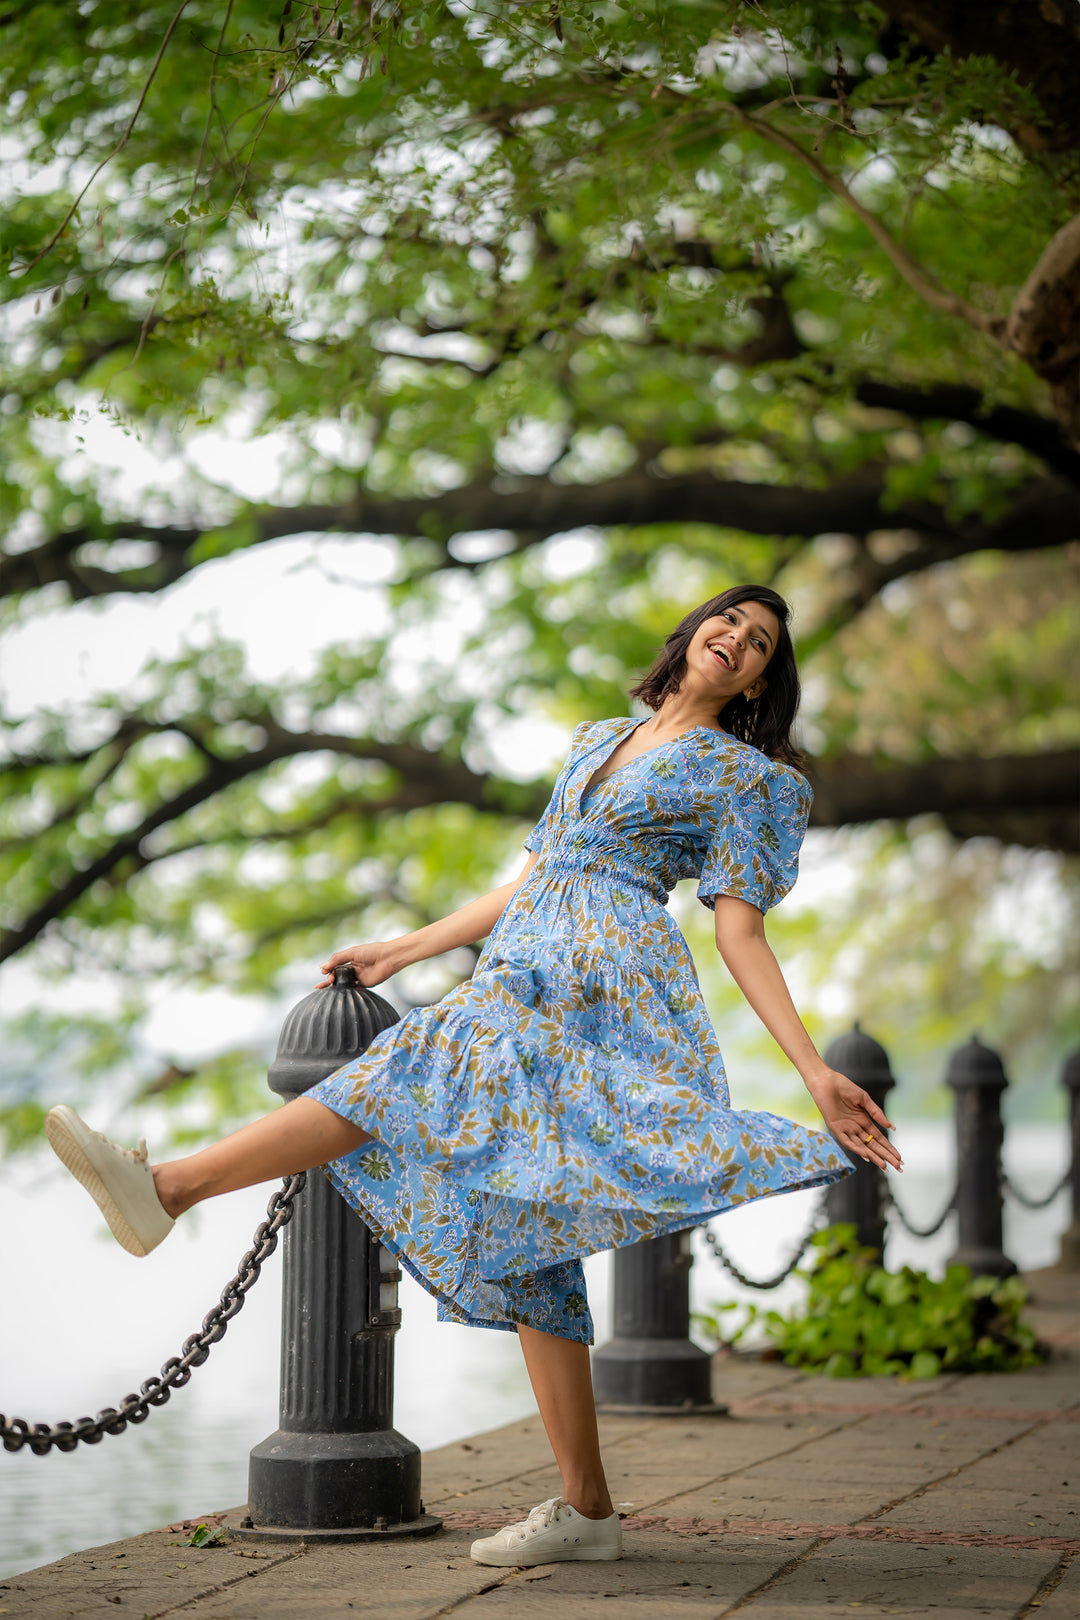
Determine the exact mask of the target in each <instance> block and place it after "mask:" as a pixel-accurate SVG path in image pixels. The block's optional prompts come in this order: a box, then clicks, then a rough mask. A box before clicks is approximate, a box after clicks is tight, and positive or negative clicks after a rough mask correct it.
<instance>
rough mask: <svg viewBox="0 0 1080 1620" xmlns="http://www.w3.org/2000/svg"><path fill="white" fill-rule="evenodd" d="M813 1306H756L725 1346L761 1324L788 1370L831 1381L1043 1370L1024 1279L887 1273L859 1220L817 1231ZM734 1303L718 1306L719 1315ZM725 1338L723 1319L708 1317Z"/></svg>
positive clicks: (952, 1272) (810, 1270)
mask: <svg viewBox="0 0 1080 1620" xmlns="http://www.w3.org/2000/svg"><path fill="white" fill-rule="evenodd" d="M811 1245H812V1247H813V1248H814V1250H815V1251H816V1252H815V1253H814V1255H813V1256H812V1259H811V1263H810V1265H809V1266H808V1267H807V1268H806V1269H805V1270H801V1271H800V1272H799V1273H798V1275H799V1276H801V1277H803V1278H805V1280H806V1282H807V1284H808V1293H807V1297H806V1301H805V1305H804V1307H803V1308H802V1309H800V1310H799V1312H798V1313H797V1314H795V1315H792V1316H787V1317H785V1316H782V1315H781V1314H780V1312H779V1311H774V1310H770V1311H763V1310H761V1309H760V1308H759V1307H758V1306H754V1305H750V1306H748V1307H747V1311H748V1317H747V1320H746V1321H745V1322H744V1323H743V1324H742V1326H741V1328H740V1329H739V1330H738V1331H737V1332H736V1333H735V1334H734V1335H730V1334H729V1335H727V1336H726V1342H728V1343H734V1342H737V1340H738V1338H739V1337H741V1335H742V1333H744V1332H745V1331H746V1329H747V1328H748V1327H749V1326H750V1325H751V1324H752V1323H755V1322H760V1323H761V1324H762V1325H763V1327H764V1329H765V1332H766V1334H767V1336H768V1337H769V1339H770V1340H771V1341H772V1343H773V1345H774V1346H775V1348H776V1350H777V1351H778V1352H779V1353H780V1355H781V1356H782V1357H783V1360H784V1361H785V1363H786V1364H787V1365H788V1366H789V1367H810V1368H814V1369H816V1370H818V1371H820V1372H822V1373H823V1374H825V1375H826V1376H827V1377H830V1378H860V1377H861V1378H871V1377H886V1376H889V1375H891V1374H896V1375H897V1376H899V1377H901V1378H913V1379H919V1378H936V1377H937V1375H938V1374H939V1373H946V1372H954V1373H959V1372H1015V1371H1017V1370H1019V1369H1020V1368H1022V1367H1033V1366H1036V1365H1037V1364H1038V1363H1039V1362H1040V1361H1041V1360H1043V1359H1044V1356H1045V1354H1046V1352H1045V1350H1044V1349H1043V1348H1042V1347H1041V1346H1040V1344H1039V1342H1038V1341H1037V1339H1036V1337H1035V1334H1034V1332H1033V1330H1032V1329H1031V1328H1030V1327H1029V1326H1028V1325H1027V1324H1026V1323H1025V1322H1024V1321H1022V1319H1021V1310H1022V1308H1023V1306H1024V1304H1025V1302H1026V1299H1027V1291H1026V1289H1025V1288H1024V1285H1023V1283H1022V1282H1021V1281H1020V1279H1019V1278H1018V1277H1008V1278H1006V1279H1004V1281H1002V1280H999V1279H998V1278H996V1277H973V1276H972V1275H971V1272H970V1271H969V1270H968V1268H967V1267H966V1266H950V1267H949V1268H948V1270H947V1271H946V1273H945V1276H944V1278H943V1279H942V1280H941V1281H940V1282H935V1281H934V1280H933V1279H932V1278H930V1277H928V1276H927V1274H926V1273H925V1272H924V1271H914V1270H912V1268H911V1267H910V1266H904V1267H902V1268H901V1270H900V1271H886V1270H885V1268H884V1267H883V1266H881V1265H880V1264H879V1263H878V1260H877V1255H876V1251H875V1250H873V1249H869V1248H863V1247H862V1246H860V1244H859V1243H858V1241H857V1238H856V1232H855V1227H854V1226H832V1227H829V1228H827V1229H826V1230H825V1231H823V1232H817V1233H815V1235H814V1237H813V1238H812V1239H811ZM727 1308H729V1307H726V1306H721V1307H718V1308H717V1310H718V1311H722V1310H725V1309H727ZM702 1323H703V1326H704V1327H705V1328H706V1331H708V1332H710V1333H711V1334H712V1336H713V1337H715V1338H717V1339H718V1340H723V1339H725V1335H724V1333H723V1331H722V1329H721V1324H720V1321H719V1316H718V1315H714V1316H712V1317H704V1318H702Z"/></svg>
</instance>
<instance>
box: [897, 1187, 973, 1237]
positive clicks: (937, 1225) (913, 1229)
mask: <svg viewBox="0 0 1080 1620" xmlns="http://www.w3.org/2000/svg"><path fill="white" fill-rule="evenodd" d="M959 1190H960V1189H959V1187H954V1188H953V1190H952V1192H951V1193H950V1194H949V1202H948V1203H947V1204H946V1205H945V1208H944V1209H943V1210H942V1212H941V1214H940V1215H939V1216H938V1218H937V1220H936V1221H935V1222H934V1224H933V1225H932V1226H915V1225H913V1223H912V1222H911V1221H909V1220H908V1218H907V1216H906V1215H905V1214H904V1211H903V1210H902V1209H901V1208H900V1205H899V1204H898V1203H897V1202H896V1199H895V1198H894V1197H893V1194H892V1190H891V1188H889V1187H883V1188H882V1195H883V1197H884V1199H885V1203H886V1206H887V1207H888V1208H889V1209H891V1210H892V1212H893V1214H894V1215H895V1216H896V1218H897V1220H898V1221H899V1222H900V1225H901V1226H902V1227H904V1229H905V1231H908V1232H910V1233H911V1235H912V1237H916V1238H932V1237H936V1236H937V1234H938V1233H939V1232H940V1231H941V1228H942V1227H943V1226H944V1225H945V1222H946V1221H947V1220H948V1218H949V1216H950V1215H951V1214H952V1212H953V1210H954V1209H955V1208H956V1195H957V1193H958V1192H959Z"/></svg>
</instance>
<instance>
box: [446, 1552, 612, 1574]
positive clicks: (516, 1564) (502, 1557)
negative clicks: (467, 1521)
mask: <svg viewBox="0 0 1080 1620" xmlns="http://www.w3.org/2000/svg"><path fill="white" fill-rule="evenodd" d="M622 1555H623V1550H622V1548H621V1547H583V1548H582V1549H581V1550H580V1552H566V1553H559V1552H549V1553H546V1554H545V1555H544V1557H543V1558H531V1559H529V1558H527V1559H523V1558H521V1557H518V1556H515V1555H514V1553H512V1552H511V1551H510V1550H509V1549H507V1551H506V1552H505V1553H496V1554H493V1555H488V1554H485V1555H484V1557H482V1558H478V1557H477V1556H476V1554H475V1553H474V1552H470V1553H469V1557H470V1558H471V1559H472V1561H473V1563H474V1564H486V1565H488V1566H490V1567H491V1568H493V1569H507V1568H510V1569H530V1568H532V1567H533V1566H534V1565H538V1564H598V1563H606V1564H613V1563H615V1561H616V1559H619V1558H621V1557H622Z"/></svg>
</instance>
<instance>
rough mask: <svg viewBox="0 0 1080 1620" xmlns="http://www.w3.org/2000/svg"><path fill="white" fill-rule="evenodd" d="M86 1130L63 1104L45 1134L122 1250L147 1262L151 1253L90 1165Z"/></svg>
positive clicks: (47, 1122) (48, 1122) (55, 1110)
mask: <svg viewBox="0 0 1080 1620" xmlns="http://www.w3.org/2000/svg"><path fill="white" fill-rule="evenodd" d="M84 1129H85V1127H84V1126H83V1123H82V1120H81V1119H80V1118H79V1116H78V1115H77V1114H76V1113H75V1112H74V1111H73V1110H72V1109H70V1108H68V1107H67V1106H66V1105H65V1104H63V1103H61V1105H60V1106H59V1107H58V1108H50V1110H49V1112H48V1113H47V1114H46V1116H45V1135H46V1136H47V1137H48V1139H49V1146H50V1147H51V1148H52V1150H53V1152H54V1153H55V1154H56V1156H57V1158H58V1159H60V1160H61V1162H62V1163H63V1164H65V1165H66V1166H67V1168H68V1169H69V1170H70V1171H71V1173H72V1175H73V1176H74V1177H75V1179H76V1181H81V1182H82V1184H83V1186H84V1187H85V1188H86V1190H87V1192H88V1193H89V1194H90V1196H91V1198H92V1199H93V1200H94V1202H95V1204H96V1205H97V1206H98V1208H99V1209H100V1211H101V1213H102V1214H103V1215H104V1217H105V1219H106V1220H107V1221H108V1223H109V1230H110V1231H111V1232H112V1235H113V1237H114V1238H115V1239H116V1241H117V1243H119V1244H120V1246H121V1248H123V1249H126V1250H127V1252H128V1254H133V1255H135V1256H136V1257H137V1258H138V1259H140V1260H142V1259H145V1257H146V1256H147V1255H148V1254H149V1253H150V1250H149V1249H148V1248H147V1247H146V1245H145V1243H144V1242H143V1241H142V1239H141V1238H140V1237H139V1235H138V1233H137V1232H136V1231H135V1230H134V1228H133V1227H132V1225H131V1222H130V1221H129V1220H128V1218H127V1216H126V1215H125V1214H124V1211H123V1210H122V1209H121V1208H120V1205H119V1204H118V1203H117V1202H116V1199H115V1198H114V1197H113V1195H112V1193H111V1192H110V1191H109V1189H108V1187H106V1185H105V1183H104V1182H103V1181H102V1179H101V1177H100V1176H99V1175H98V1173H97V1171H96V1170H95V1169H94V1166H93V1165H92V1164H91V1162H90V1159H89V1157H88V1155H87V1153H86V1149H85V1148H84V1146H83V1144H82V1142H81V1140H80V1137H81V1135H82V1132H83V1130H84ZM155 1247H156V1245H155Z"/></svg>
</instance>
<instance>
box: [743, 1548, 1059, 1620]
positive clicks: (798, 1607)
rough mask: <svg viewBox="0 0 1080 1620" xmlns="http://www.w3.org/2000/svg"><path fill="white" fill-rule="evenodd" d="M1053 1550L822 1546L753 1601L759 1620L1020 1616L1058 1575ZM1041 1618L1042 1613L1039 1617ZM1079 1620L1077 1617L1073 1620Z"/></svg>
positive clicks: (940, 1619)
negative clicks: (848, 1616) (1054, 1574)
mask: <svg viewBox="0 0 1080 1620" xmlns="http://www.w3.org/2000/svg"><path fill="white" fill-rule="evenodd" d="M1056 1563H1057V1559H1056V1556H1055V1555H1054V1554H1053V1553H1050V1552H1037V1551H1023V1552H1015V1551H1004V1552H998V1551H995V1550H993V1549H987V1548H985V1547H979V1548H975V1547H953V1548H950V1549H948V1550H947V1551H941V1550H939V1549H936V1548H923V1547H920V1546H918V1545H900V1546H889V1547H887V1548H883V1547H882V1546H881V1545H880V1544H875V1543H867V1542H859V1541H840V1540H837V1541H830V1542H829V1543H828V1544H827V1545H826V1546H819V1547H814V1548H813V1549H812V1550H811V1551H810V1553H809V1554H807V1555H806V1556H804V1557H803V1558H801V1559H800V1560H798V1562H797V1563H796V1564H795V1565H794V1567H793V1568H791V1569H789V1570H788V1571H787V1572H786V1573H785V1574H783V1575H781V1576H780V1577H779V1578H778V1579H777V1580H776V1581H775V1582H774V1583H773V1584H772V1585H771V1586H770V1587H769V1588H768V1589H767V1590H766V1591H763V1592H762V1593H760V1595H759V1596H758V1598H757V1600H756V1601H755V1602H754V1603H753V1605H752V1609H751V1611H750V1612H751V1613H752V1614H753V1617H754V1620H791V1617H792V1616H793V1615H797V1616H798V1620H835V1616H836V1614H837V1611H838V1610H843V1611H845V1612H849V1613H851V1614H852V1615H853V1616H854V1614H855V1613H856V1612H857V1613H858V1615H859V1616H860V1620H871V1617H874V1620H876V1617H877V1616H879V1615H903V1616H904V1617H905V1620H943V1617H946V1616H953V1617H956V1616H960V1615H962V1616H965V1617H967V1616H972V1617H974V1616H976V1615H1008V1616H1010V1620H1011V1617H1013V1616H1016V1615H1017V1614H1018V1613H1020V1612H1022V1611H1023V1609H1024V1608H1025V1605H1026V1603H1027V1600H1028V1598H1029V1597H1030V1596H1031V1594H1032V1593H1033V1592H1035V1591H1037V1590H1038V1589H1039V1587H1040V1586H1041V1585H1042V1583H1043V1582H1044V1581H1045V1580H1046V1579H1047V1577H1048V1576H1049V1575H1051V1574H1052V1572H1053V1570H1054V1568H1055V1565H1056ZM1035 1612H1036V1613H1038V1611H1037V1610H1036V1611H1035ZM1072 1620H1075V1616H1073V1617H1072Z"/></svg>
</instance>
